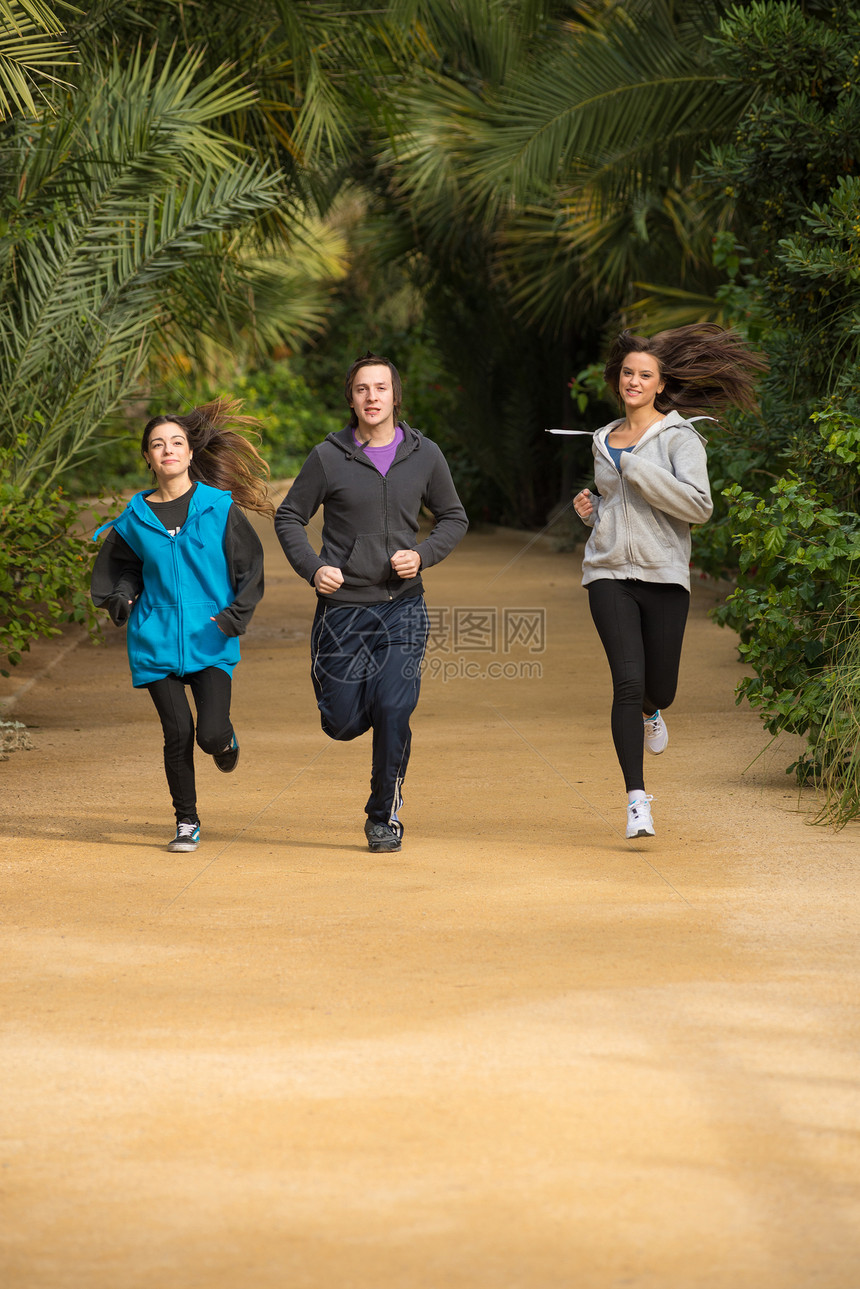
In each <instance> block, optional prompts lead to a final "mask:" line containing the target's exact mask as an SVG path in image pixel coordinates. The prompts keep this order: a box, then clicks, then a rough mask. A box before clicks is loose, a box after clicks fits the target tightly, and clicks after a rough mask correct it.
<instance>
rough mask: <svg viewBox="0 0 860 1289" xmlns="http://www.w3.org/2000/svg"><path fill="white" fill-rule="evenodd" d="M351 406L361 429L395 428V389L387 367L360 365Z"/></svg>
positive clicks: (368, 430) (354, 383) (354, 382)
mask: <svg viewBox="0 0 860 1289" xmlns="http://www.w3.org/2000/svg"><path fill="white" fill-rule="evenodd" d="M351 406H352V408H353V410H354V411H355V414H356V416H357V417H358V429H359V430H365V431H366V432H370V431H371V430H377V431H378V430H386V429H389V430H393V429H394V390H393V388H392V385H391V372H390V371H389V370H388V368H387V367H382V366H377V365H376V364H374V365H373V366H368V367H359V369H358V371H357V372H356V373H355V379H354V380H353V382H352V402H351Z"/></svg>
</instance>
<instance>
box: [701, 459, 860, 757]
mask: <svg viewBox="0 0 860 1289" xmlns="http://www.w3.org/2000/svg"><path fill="white" fill-rule="evenodd" d="M724 496H725V497H726V498H727V500H728V502H729V517H730V521H731V523H732V525H733V528H734V535H735V542H736V543H737V545H738V547H739V548H740V558H739V565H740V571H739V575H738V586H737V589H736V590H735V591H734V592H733V593H732V595H730V596H729V598H728V600H727V602H726V603H725V604H724V605H722V606H720V607H719V608H718V609H717V610H716V611H715V617H716V619H717V621H718V622H720V623H721V624H723V625H729V626H732V627H734V629H735V630H736V631H738V633H739V635H740V645H739V652H740V655H741V658H742V659H743V660H744V661H745V662H746V663H748V664H749V665H750V667H751V668H752V670H753V672H754V674H753V675H752V676H747V677H745V678H744V679H743V680H742V681H741V683H740V685H739V686H738V689H737V696H736V697H737V702H741V700H742V699H744V698H746V699H747V700H748V701H749V703H750V705H751V706H752V707H754V708H757V709H758V710H759V712H760V714H761V717H762V720H763V722H764V725H765V728H766V729H767V730H768V731H769V732H770V733H771V734H777V733H779V732H780V731H783V730H787V731H790V732H793V733H796V734H800V735H805V736H806V738H807V742H808V747H807V750H806V752H805V753H804V754H803V756H801V758H800V760H799V761H797V762H795V763H794V764H793V765H791V766H789V767H788V771H789V772H792V771H796V772H797V773H798V775H799V777H800V778H801V779H803V778H805V777H807V776H808V775H809V774H810V772H813V773H814V774H815V775H816V776H817V775H820V774H821V773H822V772H823V771H824V770H826V768H827V766H826V761H827V757H828V753H827V749H826V746H825V745H824V744H823V743H822V742H821V734H822V729H823V727H824V724H825V720H826V714H827V711H828V709H829V708H830V707H831V701H832V694H831V690H832V683H833V682H832V679H831V677H832V676H833V674H834V672H835V671H837V670H838V669H840V668H841V667H842V666H843V662H844V653H845V645H846V639H847V638H848V635H847V633H846V629H845V621H846V613H847V612H848V610H847V609H846V595H845V588H846V586H847V585H849V583H850V582H851V580H852V577H853V575H854V574H855V573H856V570H857V568H858V567H860V520H858V517H857V516H856V514H854V513H851V512H848V511H844V510H839V509H837V508H836V507H835V506H834V505H833V504H832V499H831V498H830V497H829V495H828V494H826V493H824V492H823V491H822V490H821V489H820V488H819V487H818V486H817V485H816V484H814V483H810V482H809V481H808V480H802V479H800V478H799V477H798V476H797V475H794V474H791V475H789V476H788V477H786V478H784V479H780V480H779V481H778V483H777V484H776V485H775V487H773V488H771V489H770V491H769V493H768V494H767V496H766V497H764V498H762V497H758V496H756V495H755V494H754V493H751V492H745V491H744V490H743V489H741V488H740V487H739V486H738V485H734V486H732V487H731V488H727V489H726V490H725V492H724Z"/></svg>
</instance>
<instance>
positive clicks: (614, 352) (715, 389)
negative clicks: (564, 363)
mask: <svg viewBox="0 0 860 1289" xmlns="http://www.w3.org/2000/svg"><path fill="white" fill-rule="evenodd" d="M628 354H651V356H652V357H653V358H654V360H655V361H656V363H657V366H658V367H659V369H660V376H661V378H662V380H663V382H664V384H663V389H662V390H661V392H660V393H659V394H658V395H657V396H656V397H655V399H654V406H655V408H656V409H657V411H658V412H671V411H672V410H675V411H678V412H701V411H704V410H705V409H707V408H715V409H719V408H722V407H727V406H728V405H729V404H734V406H735V407H742V408H744V409H745V410H746V411H749V412H753V411H755V410H756V408H757V406H758V400H757V398H756V394H755V381H756V379H757V378H758V377H759V376H761V375H762V374H763V373H764V372H766V371H767V369H768V361H767V359H766V358H765V357H764V355H763V354H757V353H754V351H753V350H752V349H750V347H749V345H748V344H747V342H746V341H745V340H744V339H743V337H742V336H739V335H738V333H737V332H736V331H729V330H727V329H726V328H725V327H720V326H718V325H717V323H715V322H694V323H691V324H690V325H689V326H686V327H675V328H674V329H673V330H672V331H660V332H658V334H657V335H656V336H651V337H650V339H649V338H647V337H646V336H637V335H634V334H633V332H632V331H622V332H621V334H620V335H619V336H617V337H616V339H615V341H614V343H613V345H612V349H611V350H610V353H609V358H608V359H607V362H606V366H605V367H604V369H603V375H604V378H605V380H606V383H607V385H608V386H609V387H610V389H612V390H614V391H615V393H616V395H618V394H619V382H620V377H621V368H622V367H623V366H624V360H625V359H626V357H627V355H628ZM619 396H620V395H619Z"/></svg>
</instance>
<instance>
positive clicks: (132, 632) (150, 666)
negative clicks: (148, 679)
mask: <svg viewBox="0 0 860 1289" xmlns="http://www.w3.org/2000/svg"><path fill="white" fill-rule="evenodd" d="M128 652H129V657H130V658H131V659H132V660H133V662H134V663H135V664H136V666H137V667H138V668H140V669H141V670H142V671H146V672H148V673H149V672H153V673H157V674H159V675H164V676H166V675H168V674H169V673H170V672H171V671H176V670H177V668H178V667H179V665H180V660H179V615H178V612H177V609H176V606H175V605H174V604H150V605H142V606H140V605H139V606H136V611H133V612H132V615H131V618H130V619H129V624H128Z"/></svg>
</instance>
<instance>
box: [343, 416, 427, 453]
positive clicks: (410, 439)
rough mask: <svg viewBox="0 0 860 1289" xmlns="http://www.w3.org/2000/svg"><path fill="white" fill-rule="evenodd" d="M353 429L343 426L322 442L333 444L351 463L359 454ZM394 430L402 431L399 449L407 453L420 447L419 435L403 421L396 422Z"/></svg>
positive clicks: (349, 426) (359, 450)
mask: <svg viewBox="0 0 860 1289" xmlns="http://www.w3.org/2000/svg"><path fill="white" fill-rule="evenodd" d="M354 428H355V427H354V426H352V425H345V426H344V427H343V429H342V430H334V431H333V432H332V433H331V434H327V435H326V436H325V438H324V439H323V442H324V443H333V444H334V445H335V447H338V448H340V450H341V451H342V452H344V453H345V454H346V456H347V458H348V459H349V460H350V461H352V460H353V459H354V458H355V457H357V456H359V454H360V453H361V448H360V447H358V446H357V444H356V442H355V439H354V438H353V429H354ZM395 428H397V429H401V430H402V431H403V443H402V444H401V445H400V446H401V448H403V447H405V448H406V451H407V453H408V452H415V451H416V450H417V449H418V448H419V447H420V446H421V435H420V434H419V432H418V430H413V428H412V426H411V425H407V424H406V422H405V421H398V422H397V426H396V427H395ZM362 459H364V458H362Z"/></svg>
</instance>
